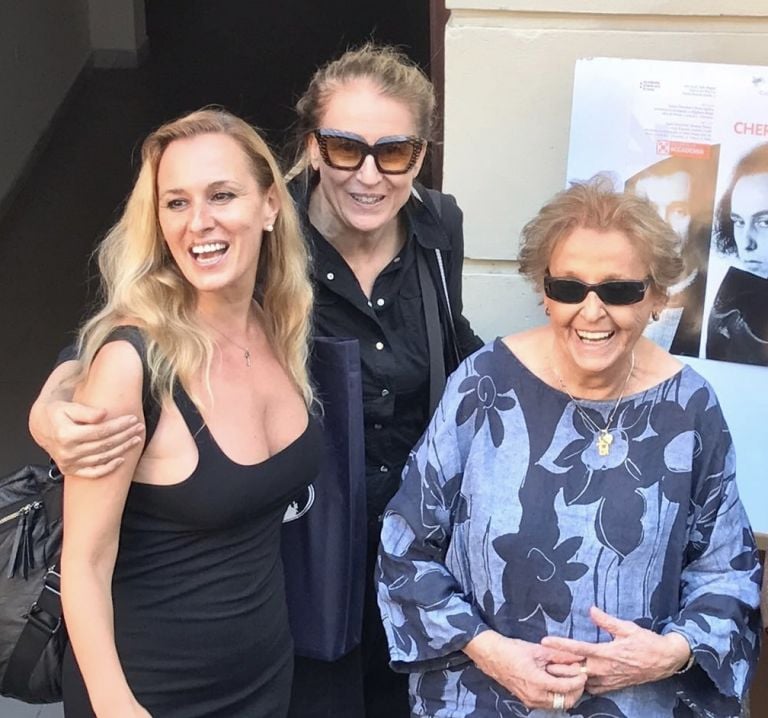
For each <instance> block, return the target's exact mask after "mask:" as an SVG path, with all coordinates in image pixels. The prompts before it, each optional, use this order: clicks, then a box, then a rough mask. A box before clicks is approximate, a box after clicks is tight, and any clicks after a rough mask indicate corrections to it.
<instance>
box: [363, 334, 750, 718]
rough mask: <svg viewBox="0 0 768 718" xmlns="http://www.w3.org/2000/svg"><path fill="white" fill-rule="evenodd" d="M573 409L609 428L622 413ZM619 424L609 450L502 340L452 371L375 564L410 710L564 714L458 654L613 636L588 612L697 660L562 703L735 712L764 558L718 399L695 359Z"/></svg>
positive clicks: (626, 712)
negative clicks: (493, 639) (498, 641)
mask: <svg viewBox="0 0 768 718" xmlns="http://www.w3.org/2000/svg"><path fill="white" fill-rule="evenodd" d="M580 403H581V405H582V406H583V408H584V410H585V411H586V412H587V414H588V415H589V416H590V417H591V418H592V419H593V420H594V421H595V423H596V424H597V425H599V426H603V425H604V424H605V421H606V419H607V417H608V414H609V413H610V411H611V410H612V409H613V402H589V401H582V402H580ZM612 427H613V428H612V431H611V434H612V437H613V443H612V444H611V447H610V452H609V454H608V455H607V456H601V455H599V453H598V451H597V447H596V442H595V438H596V437H595V433H594V431H593V430H592V429H590V428H589V426H588V425H587V423H586V422H585V421H584V420H583V418H582V417H581V415H580V414H579V413H578V411H577V410H576V409H575V406H574V404H573V402H571V401H570V399H569V397H568V396H567V395H566V394H564V393H562V392H560V391H557V390H555V389H553V388H552V387H550V386H549V385H547V384H545V383H544V382H542V381H541V380H540V379H538V378H537V377H536V376H534V375H533V374H532V373H531V372H530V371H528V369H526V368H525V367H524V366H523V365H522V364H521V363H520V361H519V360H518V359H517V358H516V357H515V356H514V355H513V354H512V353H511V352H510V351H509V349H508V348H507V347H506V345H505V344H504V343H503V342H502V341H501V340H496V341H495V342H494V343H492V344H489V345H487V346H485V347H483V348H482V349H481V350H479V351H478V352H476V353H475V354H473V355H472V356H471V357H469V358H468V359H467V360H466V361H465V362H464V363H463V364H462V365H461V366H460V367H459V368H458V369H457V371H456V372H455V373H454V374H453V376H452V377H451V378H450V380H449V382H448V386H447V388H446V391H445V394H444V396H443V399H442V402H441V404H440V406H439V407H438V409H437V411H436V413H435V416H434V417H433V419H432V422H431V423H430V425H429V427H428V428H427V431H426V433H425V434H424V436H423V437H422V438H421V440H420V442H419V444H418V445H417V446H416V448H415V449H414V450H413V452H412V453H411V456H410V459H409V462H408V465H407V466H406V469H405V471H404V473H403V484H402V486H401V488H400V490H399V492H398V493H397V495H396V496H395V497H394V499H393V500H392V502H391V503H390V504H389V506H388V508H387V512H386V514H385V518H384V527H383V532H382V546H381V553H380V558H379V588H378V596H379V604H380V607H381V611H382V616H383V619H384V627H385V629H386V632H387V637H388V640H389V645H390V653H391V657H392V666H393V667H394V668H395V669H396V670H401V671H410V672H411V673H412V675H411V683H410V685H411V696H412V710H413V714H414V715H416V716H432V717H434V718H469V717H472V718H490V717H491V716H549V715H555V713H554V712H553V711H543V710H532V711H528V709H526V708H525V706H524V705H523V704H522V703H521V702H520V701H519V700H518V699H517V698H516V697H515V696H514V695H513V694H511V693H509V692H508V691H507V690H506V689H504V688H503V687H502V686H500V685H499V684H498V683H496V682H494V681H492V680H490V679H489V678H488V677H486V676H485V675H484V674H483V673H481V672H480V671H479V670H478V669H477V668H476V667H475V666H474V664H473V663H471V662H470V661H469V659H468V658H467V656H466V655H465V654H464V653H463V652H462V650H461V649H462V647H463V646H465V645H466V644H467V642H468V641H469V640H470V639H471V638H473V637H474V636H475V635H477V634H478V633H480V632H482V631H484V630H487V629H489V628H491V629H494V630H496V631H498V632H500V633H502V634H503V635H505V636H509V637H513V638H520V639H523V640H526V641H534V642H538V641H539V640H540V639H541V638H542V637H543V636H546V635H557V636H567V637H571V638H576V639H579V640H586V641H595V642H596V641H608V640H610V636H609V635H608V634H606V633H604V632H602V631H600V630H598V629H597V628H596V627H595V625H594V624H593V623H592V622H591V621H590V619H589V616H588V610H589V607H590V606H592V605H596V606H599V607H600V608H602V609H603V610H604V611H607V612H608V613H610V614H612V615H614V616H618V617H619V618H623V619H627V620H632V621H635V622H636V623H638V624H639V625H641V626H643V627H646V628H649V629H651V630H654V631H656V632H658V633H662V634H663V633H667V632H669V631H677V632H679V633H681V634H683V635H684V636H685V637H686V638H687V639H688V641H689V643H690V644H691V646H692V648H693V652H694V656H695V664H694V666H693V668H692V669H691V670H689V671H688V672H686V673H683V674H680V675H676V676H673V677H671V678H668V679H666V680H663V681H659V682H656V683H651V684H644V685H639V686H634V687H631V688H626V689H624V690H621V691H615V692H613V693H608V694H606V695H603V696H600V697H598V696H590V695H587V694H585V695H584V696H583V697H582V699H581V700H580V702H579V703H578V704H577V705H576V706H575V707H574V708H572V709H571V710H570V711H569V715H572V716H583V717H584V718H587V717H590V716H591V717H594V718H597V717H598V716H600V717H601V718H603V717H605V718H607V717H610V716H616V717H622V716H626V717H627V718H638V717H642V718H661V717H664V718H667V717H669V718H672V717H674V718H683V717H684V716H694V715H696V716H718V717H720V716H738V715H739V714H740V708H739V703H740V699H741V697H742V696H743V693H744V691H745V688H746V686H747V685H748V683H749V680H750V678H751V675H752V672H753V670H754V666H755V663H756V660H757V655H758V649H759V646H758V634H759V616H758V611H757V606H758V598H759V585H760V573H761V571H760V566H759V563H758V555H757V550H756V547H755V543H754V539H753V536H752V532H751V530H750V527H749V523H748V521H747V517H746V515H745V513H744V509H743V507H742V505H741V503H740V501H739V497H738V493H737V490H736V483H735V481H734V471H735V465H734V453H733V445H732V443H731V437H730V434H729V432H728V427H727V426H726V423H725V420H724V419H723V416H722V413H721V411H720V407H719V405H718V403H717V399H716V397H715V394H714V392H713V391H712V388H711V387H710V386H709V385H708V384H707V383H706V381H705V380H704V379H703V378H702V377H700V376H699V375H698V374H697V373H696V372H695V371H694V370H693V369H691V368H690V367H688V366H686V367H684V368H683V369H681V371H679V372H678V373H677V374H676V375H675V376H673V377H672V378H671V379H669V380H667V381H665V382H663V383H661V384H659V385H658V386H656V387H654V388H652V389H649V390H647V391H644V392H642V393H639V394H636V395H634V396H628V397H626V398H625V399H624V400H623V401H622V402H621V404H620V406H619V408H618V411H617V412H616V415H615V418H614V420H613V424H612ZM561 715H562V713H561Z"/></svg>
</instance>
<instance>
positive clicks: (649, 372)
mask: <svg viewBox="0 0 768 718" xmlns="http://www.w3.org/2000/svg"><path fill="white" fill-rule="evenodd" d="M635 358H636V364H635V375H636V377H637V381H638V383H639V384H640V385H641V386H640V388H641V389H646V388H650V387H652V386H656V385H657V384H661V383H662V382H664V381H667V379H671V378H672V377H673V376H674V375H675V374H677V373H678V372H679V371H680V370H681V369H682V368H683V367H684V366H685V365H684V364H683V362H682V361H680V359H678V358H677V357H675V356H672V355H671V354H670V353H669V352H668V351H666V350H665V349H662V348H661V347H660V346H659V345H658V344H655V343H654V342H652V341H651V340H650V339H646V338H645V337H640V339H638V341H637V344H636V345H635Z"/></svg>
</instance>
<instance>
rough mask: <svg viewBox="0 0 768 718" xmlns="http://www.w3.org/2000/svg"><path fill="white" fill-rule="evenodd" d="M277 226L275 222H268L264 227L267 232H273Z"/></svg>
mask: <svg viewBox="0 0 768 718" xmlns="http://www.w3.org/2000/svg"><path fill="white" fill-rule="evenodd" d="M274 228H275V225H274V224H268V225H267V226H266V227H264V230H265V231H266V232H271V231H272V230H273V229H274Z"/></svg>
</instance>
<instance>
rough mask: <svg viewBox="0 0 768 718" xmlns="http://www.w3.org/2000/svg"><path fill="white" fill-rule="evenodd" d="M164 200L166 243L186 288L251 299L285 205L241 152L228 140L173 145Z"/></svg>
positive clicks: (162, 179) (161, 191)
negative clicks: (267, 235) (264, 248)
mask: <svg viewBox="0 0 768 718" xmlns="http://www.w3.org/2000/svg"><path fill="white" fill-rule="evenodd" d="M157 196H158V219H159V222H160V228H161V230H162V233H163V238H164V239H165V242H166V244H167V246H168V249H169V251H170V253H171V255H172V257H173V259H174V260H175V262H176V264H177V266H178V267H179V269H180V270H181V273H182V274H183V275H184V277H185V278H186V279H187V281H188V282H189V283H190V284H191V285H192V286H193V287H194V288H195V289H197V291H198V292H227V293H234V294H245V295H246V296H250V295H251V294H252V293H253V287H254V284H255V279H256V269H257V266H258V261H259V252H260V249H261V241H262V235H263V232H264V231H265V229H266V227H267V225H270V224H273V223H274V221H275V218H276V217H277V211H278V204H277V201H276V198H275V193H274V189H273V188H270V189H269V190H268V191H266V192H265V191H264V190H262V189H261V187H259V185H258V183H257V181H256V178H255V177H254V174H253V171H252V168H251V164H250V161H249V158H248V156H247V155H246V153H245V152H244V151H243V149H242V148H241V147H240V145H239V144H238V143H237V142H236V141H235V140H233V139H232V138H231V137H228V136H227V135H223V134H203V135H196V136H194V137H191V138H185V139H180V140H174V141H173V142H171V143H170V144H169V145H168V147H167V148H166V149H165V151H164V152H163V155H162V157H161V159H160V164H159V166H158V170H157Z"/></svg>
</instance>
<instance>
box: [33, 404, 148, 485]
mask: <svg viewBox="0 0 768 718" xmlns="http://www.w3.org/2000/svg"><path fill="white" fill-rule="evenodd" d="M105 417H106V412H105V411H104V410H103V409H94V408H93V407H90V406H86V405H85V404H77V403H74V402H67V401H52V402H50V403H49V404H48V405H47V406H46V407H45V412H44V416H42V417H40V422H39V423H38V427H37V428H38V431H37V432H35V437H36V439H37V440H38V442H39V443H40V445H41V446H42V448H43V449H45V450H46V451H47V452H48V453H49V454H50V455H51V457H52V458H53V460H54V461H55V462H56V465H57V466H58V467H59V469H60V470H61V473H62V474H65V475H66V474H76V475H77V476H83V477H85V478H93V479H95V478H99V477H101V476H106V475H107V474H109V473H111V472H112V471H114V470H115V469H116V468H117V467H118V466H119V465H120V464H122V463H123V461H124V459H123V455H124V454H125V453H126V452H127V451H128V450H129V449H130V448H132V447H134V446H136V445H137V444H140V443H141V442H142V441H144V425H143V424H142V423H141V422H139V421H138V419H137V418H136V417H135V416H119V417H116V418H114V419H108V420H105ZM40 424H44V426H42V425H40Z"/></svg>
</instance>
